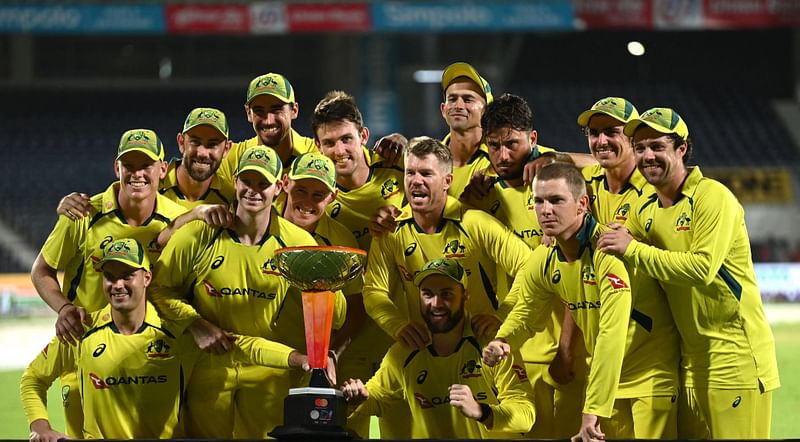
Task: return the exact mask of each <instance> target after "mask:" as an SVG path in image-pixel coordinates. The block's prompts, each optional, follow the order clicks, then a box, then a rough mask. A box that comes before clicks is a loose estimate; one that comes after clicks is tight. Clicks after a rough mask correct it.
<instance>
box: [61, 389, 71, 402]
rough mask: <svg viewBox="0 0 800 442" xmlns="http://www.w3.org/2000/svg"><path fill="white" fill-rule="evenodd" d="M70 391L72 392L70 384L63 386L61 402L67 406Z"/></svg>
mask: <svg viewBox="0 0 800 442" xmlns="http://www.w3.org/2000/svg"><path fill="white" fill-rule="evenodd" d="M69 392H70V388H69V385H65V386H63V387H61V402H62V403H63V404H64V406H65V407H66V406H67V405H69Z"/></svg>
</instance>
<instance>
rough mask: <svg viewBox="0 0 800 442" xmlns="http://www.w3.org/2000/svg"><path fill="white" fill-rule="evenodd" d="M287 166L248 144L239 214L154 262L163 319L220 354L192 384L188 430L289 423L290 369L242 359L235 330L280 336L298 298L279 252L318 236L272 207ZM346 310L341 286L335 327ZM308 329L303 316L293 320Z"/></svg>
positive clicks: (185, 232) (239, 182)
mask: <svg viewBox="0 0 800 442" xmlns="http://www.w3.org/2000/svg"><path fill="white" fill-rule="evenodd" d="M282 169H283V168H282V165H281V162H280V159H279V158H278V156H277V154H276V153H275V151H274V150H272V149H271V148H268V147H254V148H249V149H247V150H245V152H244V153H243V154H242V156H241V159H240V161H239V166H238V168H237V173H236V181H235V184H236V199H237V205H236V212H235V216H234V219H233V221H232V223H231V226H230V227H227V228H225V227H212V226H210V225H208V224H206V223H203V222H192V223H189V224H187V225H186V226H184V227H182V228H181V229H179V230H178V231H177V232H176V233H175V235H174V236H173V238H172V239H171V240H170V241H169V243H168V244H167V247H166V248H165V249H164V252H163V253H162V256H161V258H160V259H159V261H158V262H157V263H156V265H155V273H156V278H155V283H156V284H155V287H154V290H153V291H152V293H151V294H152V299H153V301H154V303H155V304H156V306H157V307H159V308H160V309H161V310H163V314H164V316H165V317H167V318H169V319H171V320H175V321H178V322H179V323H180V324H181V325H183V326H188V330H189V331H190V332H191V333H192V335H193V337H194V338H195V341H196V342H197V344H198V346H199V347H200V348H201V349H204V350H207V351H209V352H211V353H213V354H214V356H212V357H211V358H210V359H209V361H208V363H205V364H203V363H201V364H199V365H198V367H197V368H196V370H197V376H195V377H194V378H193V379H192V380H191V381H190V383H189V390H188V392H189V393H188V396H187V403H186V409H187V424H188V425H187V431H188V434H189V435H190V436H193V437H205V438H219V439H229V438H231V437H236V438H264V437H266V434H267V432H269V431H271V430H272V429H273V428H274V427H275V426H277V425H279V424H281V423H282V416H283V399H284V397H285V396H286V394H287V393H288V387H289V375H288V373H287V372H286V370H280V369H271V368H267V367H260V366H254V365H249V364H241V363H238V362H236V361H234V360H233V359H232V357H231V355H230V353H229V351H230V349H231V346H230V336H231V334H232V333H236V334H242V335H246V336H260V337H264V338H267V339H273V340H274V339H277V338H278V337H279V336H278V334H277V332H276V329H275V327H276V324H277V322H278V320H279V318H280V313H281V307H282V305H283V303H284V300H285V298H286V296H299V293H297V290H292V291H293V292H292V293H287V292H289V290H290V287H289V282H288V281H287V280H286V279H284V278H283V276H281V274H280V272H279V271H278V269H277V265H276V261H275V255H274V251H275V250H276V249H278V248H281V247H286V246H313V245H316V242H315V241H314V239H313V238H312V237H311V235H310V234H309V233H308V232H306V231H305V230H303V229H301V228H300V227H297V226H295V225H294V224H292V223H290V222H288V221H286V220H285V219H283V218H281V217H280V216H278V214H277V213H275V211H274V210H272V203H273V200H274V198H275V196H276V195H277V194H278V192H280V190H281V185H282V182H281V175H282V171H283V170H282ZM345 313H346V306H345V300H344V297H343V296H342V295H341V292H338V293H337V302H336V307H335V311H334V328H339V327H341V324H342V322H343V321H344V316H345ZM292 326H293V327H294V330H295V333H296V334H300V335H302V334H303V332H304V331H303V330H304V329H303V325H302V323H298V324H292Z"/></svg>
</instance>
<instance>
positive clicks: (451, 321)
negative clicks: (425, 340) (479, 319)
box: [422, 302, 464, 333]
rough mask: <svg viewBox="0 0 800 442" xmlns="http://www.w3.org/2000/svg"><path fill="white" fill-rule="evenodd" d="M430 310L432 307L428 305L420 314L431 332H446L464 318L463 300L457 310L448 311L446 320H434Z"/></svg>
mask: <svg viewBox="0 0 800 442" xmlns="http://www.w3.org/2000/svg"><path fill="white" fill-rule="evenodd" d="M431 310H432V308H431V307H430V306H428V308H427V309H426V310H425V312H423V315H422V319H424V320H425V323H426V324H427V325H428V329H429V330H430V331H431V333H447V332H449V331H450V330H452V329H453V328H455V326H457V325H458V324H459V323H460V322H461V320H463V319H464V302H461V307H459V309H458V310H456V311H455V312H452V311H451V312H449V313H448V315H447V320H445V321H441V322H434V321H433V320H432V319H431V316H432V315H431Z"/></svg>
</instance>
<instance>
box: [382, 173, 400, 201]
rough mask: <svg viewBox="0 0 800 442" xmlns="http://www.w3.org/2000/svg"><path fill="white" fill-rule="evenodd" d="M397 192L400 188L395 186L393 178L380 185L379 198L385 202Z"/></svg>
mask: <svg viewBox="0 0 800 442" xmlns="http://www.w3.org/2000/svg"><path fill="white" fill-rule="evenodd" d="M399 192H400V186H398V185H397V180H396V179H394V178H389V179H388V180H386V181H384V182H383V185H381V196H382V197H383V199H385V200H388V199H389V198H391V197H392V196H394V195H397V194H398V193H399Z"/></svg>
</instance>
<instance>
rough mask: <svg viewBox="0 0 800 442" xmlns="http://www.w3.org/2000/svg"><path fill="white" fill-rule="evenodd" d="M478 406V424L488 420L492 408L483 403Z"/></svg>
mask: <svg viewBox="0 0 800 442" xmlns="http://www.w3.org/2000/svg"><path fill="white" fill-rule="evenodd" d="M478 405H480V406H481V417H480V419H478V422H481V423H483V422H486V419H489V416H491V415H492V407H490V406H489V404H484V403H481V404H478Z"/></svg>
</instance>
